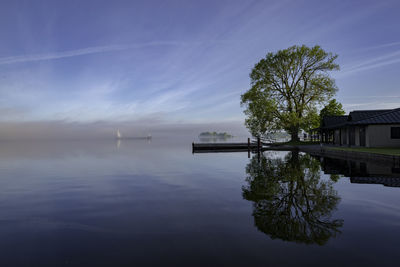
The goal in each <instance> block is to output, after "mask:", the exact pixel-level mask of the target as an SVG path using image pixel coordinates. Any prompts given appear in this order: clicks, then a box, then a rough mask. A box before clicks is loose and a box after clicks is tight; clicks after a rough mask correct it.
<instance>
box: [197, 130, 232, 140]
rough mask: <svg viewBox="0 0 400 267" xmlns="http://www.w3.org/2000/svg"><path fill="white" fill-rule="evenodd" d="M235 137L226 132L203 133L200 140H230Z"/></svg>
mask: <svg viewBox="0 0 400 267" xmlns="http://www.w3.org/2000/svg"><path fill="white" fill-rule="evenodd" d="M232 137H233V135H230V134H228V133H226V132H223V133H217V132H202V133H201V134H200V135H199V138H200V139H228V138H232Z"/></svg>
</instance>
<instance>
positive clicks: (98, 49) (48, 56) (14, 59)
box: [0, 41, 188, 65]
mask: <svg viewBox="0 0 400 267" xmlns="http://www.w3.org/2000/svg"><path fill="white" fill-rule="evenodd" d="M187 44H188V43H185V42H177V41H154V42H146V43H138V44H129V45H108V46H94V47H86V48H82V49H76V50H68V51H62V52H54V53H45V54H32V55H20V56H11V57H3V58H0V65H5V64H14V63H24V62H32V61H42V60H52V59H60V58H68V57H76V56H83V55H89V54H98V53H105V52H112V51H119V50H127V49H135V48H142V47H149V46H179V45H187Z"/></svg>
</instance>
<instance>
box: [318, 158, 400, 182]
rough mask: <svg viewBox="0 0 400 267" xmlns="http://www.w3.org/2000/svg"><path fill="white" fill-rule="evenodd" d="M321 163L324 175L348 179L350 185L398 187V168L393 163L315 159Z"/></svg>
mask: <svg viewBox="0 0 400 267" xmlns="http://www.w3.org/2000/svg"><path fill="white" fill-rule="evenodd" d="M316 159H318V160H319V161H320V162H321V166H322V170H323V171H324V173H325V174H330V175H331V177H332V178H335V179H339V175H343V176H346V177H349V178H350V182H351V183H357V184H382V185H384V186H389V187H400V166H399V163H397V164H396V163H395V162H392V163H390V162H386V163H384V162H379V161H374V160H369V161H368V162H366V161H359V160H347V159H341V158H328V157H316Z"/></svg>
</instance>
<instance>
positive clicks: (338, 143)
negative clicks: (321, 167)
mask: <svg viewBox="0 0 400 267" xmlns="http://www.w3.org/2000/svg"><path fill="white" fill-rule="evenodd" d="M334 135H335V145H340V130H339V129H336V130H335V133H334Z"/></svg>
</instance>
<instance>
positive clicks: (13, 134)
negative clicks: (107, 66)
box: [0, 120, 249, 141]
mask: <svg viewBox="0 0 400 267" xmlns="http://www.w3.org/2000/svg"><path fill="white" fill-rule="evenodd" d="M117 129H119V130H120V132H121V133H122V134H123V136H130V137H142V136H147V135H149V134H150V135H152V136H153V137H155V138H167V137H168V138H170V137H179V138H184V137H185V138H189V139H193V140H194V138H197V136H198V135H199V134H200V133H201V132H205V131H217V132H228V133H230V134H232V135H234V136H237V137H241V136H243V137H246V136H248V135H249V133H248V131H247V130H246V128H245V127H244V125H243V122H241V121H228V122H220V123H217V122H213V123H179V122H178V123H167V122H163V121H160V120H138V121H119V122H111V121H97V122H86V123H85V122H67V121H31V122H2V123H0V140H1V141H11V140H89V139H113V138H115V136H116V131H117Z"/></svg>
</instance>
